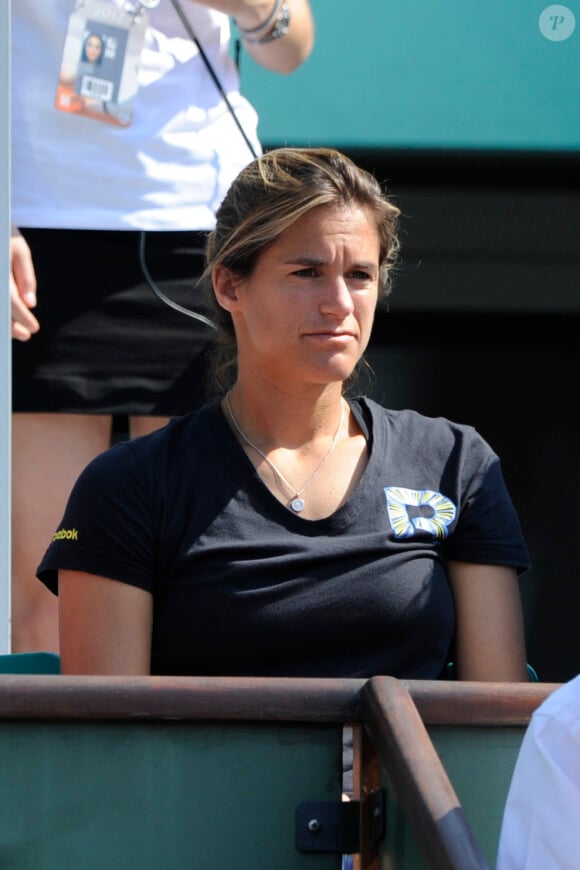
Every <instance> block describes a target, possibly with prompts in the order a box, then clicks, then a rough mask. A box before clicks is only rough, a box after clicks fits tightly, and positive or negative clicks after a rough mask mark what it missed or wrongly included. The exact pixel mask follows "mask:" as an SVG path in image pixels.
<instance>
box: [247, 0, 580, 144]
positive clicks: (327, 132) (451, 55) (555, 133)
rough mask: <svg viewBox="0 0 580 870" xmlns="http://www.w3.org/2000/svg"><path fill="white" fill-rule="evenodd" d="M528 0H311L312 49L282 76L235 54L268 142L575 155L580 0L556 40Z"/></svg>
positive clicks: (538, 7) (579, 113)
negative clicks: (570, 27) (564, 35)
mask: <svg viewBox="0 0 580 870" xmlns="http://www.w3.org/2000/svg"><path fill="white" fill-rule="evenodd" d="M548 5H550V4H548V3H546V2H537V0H510V2H509V3H505V2H504V0H486V2H485V3H482V2H481V0H462V2H459V0H448V2H445V3H441V2H437V3H435V2H434V0H406V2H404V3H402V2H399V3H393V2H386V0H363V2H359V3H356V2H353V0H333V2H330V0H312V7H313V11H314V15H315V21H316V45H315V49H314V51H313V54H312V55H311V57H310V58H309V59H308V61H307V62H306V63H305V64H304V65H303V66H302V67H301V68H299V69H298V70H296V71H295V72H294V73H292V74H291V75H290V76H287V77H280V76H276V75H273V74H272V73H269V72H267V71H265V70H263V69H261V68H260V67H258V66H257V65H256V64H254V63H253V61H252V60H251V58H249V57H248V55H247V53H245V52H244V51H242V64H241V73H242V87H243V90H244V93H245V94H246V95H247V96H248V97H249V98H250V99H251V100H252V101H253V103H254V105H255V106H256V108H257V110H258V112H259V115H260V128H259V130H260V135H261V138H262V141H263V142H264V144H266V145H270V144H273V145H281V144H289V145H305V144H311V145H336V146H342V147H347V146H350V147H371V148H376V147H390V148H408V147H410V148H462V149H463V148H467V149H471V148H476V149H479V148H483V149H488V148H491V149H514V148H516V149H540V150H553V149H555V150H570V149H572V150H575V149H578V150H580V99H579V81H580V2H578V0H573V2H569V3H567V8H568V9H569V10H570V12H571V13H573V14H575V19H576V29H575V30H574V32H573V33H572V35H571V36H570V37H569V38H568V39H566V40H563V41H559V42H556V41H551V40H549V39H547V38H546V37H545V36H543V35H542V33H541V31H540V27H539V20H540V15H541V13H542V11H543V10H544V9H546V7H547V6H548Z"/></svg>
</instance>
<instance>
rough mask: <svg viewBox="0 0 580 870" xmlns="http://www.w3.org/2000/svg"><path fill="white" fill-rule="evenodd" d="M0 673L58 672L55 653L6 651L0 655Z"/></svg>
mask: <svg viewBox="0 0 580 870" xmlns="http://www.w3.org/2000/svg"><path fill="white" fill-rule="evenodd" d="M0 674H60V658H59V656H58V655H56V653H50V652H31V653H6V654H5V655H0Z"/></svg>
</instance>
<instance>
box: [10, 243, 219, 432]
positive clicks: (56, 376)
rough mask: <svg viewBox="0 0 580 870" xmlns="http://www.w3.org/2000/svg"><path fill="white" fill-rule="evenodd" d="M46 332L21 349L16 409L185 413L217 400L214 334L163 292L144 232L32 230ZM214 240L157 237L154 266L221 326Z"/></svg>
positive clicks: (172, 290) (170, 289)
mask: <svg viewBox="0 0 580 870" xmlns="http://www.w3.org/2000/svg"><path fill="white" fill-rule="evenodd" d="M22 234H23V235H24V237H25V238H26V240H27V242H28V244H29V245H30V248H31V250H32V257H33V262H34V267H35V271H36V278H37V284H38V291H37V292H38V305H37V307H36V309H35V310H34V313H35V315H36V317H37V318H38V320H39V322H40V331H39V332H38V333H37V334H36V335H34V336H33V337H32V338H31V339H30V341H27V342H19V341H13V342H12V348H13V353H12V407H13V410H14V411H16V412H37V413H42V412H44V413H53V412H64V413H81V414H82V413H87V414H114V415H125V414H127V415H162V416H175V415H179V414H185V413H188V412H189V411H191V410H194V409H195V408H197V407H199V406H200V405H201V404H203V403H204V402H205V401H206V400H207V398H208V380H207V376H208V366H209V357H210V345H211V339H212V333H213V329H211V327H210V326H207V325H206V324H204V323H202V322H200V321H199V320H196V319H193V318H192V317H188V316H187V315H186V314H183V313H181V312H180V311H177V310H175V309H174V308H172V307H170V306H169V305H168V304H166V303H165V302H163V301H162V300H161V299H159V298H158V296H157V295H155V293H154V291H153V290H152V289H151V287H150V286H149V284H148V283H147V280H146V278H145V273H144V270H143V266H142V260H141V257H140V243H141V233H140V232H139V231H132V230H130V231H119V232H116V231H101V230H43V229H42V230H41V229H24V230H22ZM205 238H206V233H200V232H148V233H146V235H145V258H144V262H145V268H146V270H147V271H148V273H149V275H150V277H151V278H152V279H153V282H154V283H155V285H157V286H158V287H159V289H160V290H161V291H162V292H163V293H164V294H165V295H166V296H167V297H169V298H170V299H171V300H172V301H173V302H175V303H177V304H178V305H181V306H182V307H184V308H187V309H189V310H193V311H195V312H197V313H200V314H202V315H204V316H206V317H208V318H210V319H211V313H210V311H209V310H208V306H207V303H206V301H205V299H204V296H203V293H202V291H201V289H199V288H198V287H197V281H198V278H199V276H200V274H201V272H202V271H203V266H204V260H203V248H204V244H205Z"/></svg>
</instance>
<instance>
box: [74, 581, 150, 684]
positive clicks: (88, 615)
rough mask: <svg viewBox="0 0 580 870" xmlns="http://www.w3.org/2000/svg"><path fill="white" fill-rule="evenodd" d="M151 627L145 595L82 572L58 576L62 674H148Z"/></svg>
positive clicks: (148, 599)
mask: <svg viewBox="0 0 580 870" xmlns="http://www.w3.org/2000/svg"><path fill="white" fill-rule="evenodd" d="M152 625H153V597H152V595H151V594H150V593H149V592H146V591H145V590H143V589H138V588H137V587H136V586H130V585H128V584H127V583H120V582H119V581H117V580H111V579H109V578H108V577H99V576H97V575H95V574H87V573H85V572H83V571H59V629H60V656H61V670H62V673H63V674H87V675H88V674H101V675H120V676H122V675H124V676H146V675H148V674H150V673H151V630H152Z"/></svg>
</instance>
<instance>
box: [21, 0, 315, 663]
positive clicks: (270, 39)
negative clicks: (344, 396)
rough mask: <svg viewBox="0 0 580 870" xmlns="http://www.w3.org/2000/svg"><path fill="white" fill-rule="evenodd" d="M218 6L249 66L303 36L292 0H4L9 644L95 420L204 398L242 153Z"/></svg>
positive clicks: (303, 12) (42, 620)
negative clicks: (8, 182) (214, 295)
mask: <svg viewBox="0 0 580 870" xmlns="http://www.w3.org/2000/svg"><path fill="white" fill-rule="evenodd" d="M230 17H231V18H234V19H235V21H236V24H237V27H238V30H239V32H240V34H241V37H242V40H243V44H244V46H245V48H246V50H247V52H248V53H249V54H250V55H251V56H252V58H253V59H254V60H255V61H256V62H257V63H259V64H261V65H262V66H264V67H266V68H267V69H270V70H272V71H275V72H278V73H283V74H285V73H290V72H291V71H292V70H294V69H295V68H296V67H297V66H299V65H300V64H301V63H303V62H304V60H305V59H306V58H307V57H308V55H309V54H310V52H311V49H312V45H313V21H312V15H311V11H310V6H309V3H308V0H199V2H192V0H143V2H142V3H139V2H137V0H135V2H134V3H129V4H127V3H126V2H124V0H123V2H122V0H84V2H82V3H80V2H75V0H42V2H38V0H14V2H13V4H12V88H13V90H12V117H13V124H12V171H13V178H12V216H11V219H12V224H13V226H14V228H15V229H14V232H13V238H12V241H11V263H12V275H11V282H10V292H11V306H12V335H13V338H15V339H17V340H16V341H14V342H13V410H14V415H13V523H12V526H13V544H12V554H13V559H12V562H13V579H12V587H13V591H12V649H13V651H14V652H23V651H29V650H37V649H44V650H57V649H58V630H57V613H56V601H55V599H54V598H53V597H52V596H51V595H50V594H49V593H47V592H46V591H45V590H44V589H43V588H42V587H41V586H40V584H39V583H38V582H37V581H36V579H35V576H34V573H35V568H36V565H37V564H38V561H39V559H40V556H41V554H42V552H43V550H44V547H45V544H46V541H47V539H50V535H51V534H52V531H53V530H54V527H55V524H56V523H57V521H58V519H59V517H60V515H61V513H62V510H63V507H64V504H65V502H66V499H67V496H68V494H69V490H70V487H71V485H72V483H73V481H74V480H75V479H76V477H77V476H78V473H79V472H80V470H81V469H82V468H83V467H84V466H85V465H86V464H87V462H88V461H89V460H90V459H91V458H93V457H94V456H95V455H97V454H98V453H100V452H102V451H103V450H105V449H106V448H107V447H108V446H109V444H110V440H111V432H112V421H113V419H114V417H115V416H122V417H126V418H127V419H128V429H129V434H130V435H131V436H134V435H139V434H144V433H147V432H150V431H152V430H154V429H156V428H158V427H159V426H161V425H163V424H164V423H165V422H166V421H167V419H168V418H169V417H172V416H175V415H179V414H182V413H186V412H189V411H191V410H193V409H194V408H195V407H197V406H198V405H200V404H201V403H202V402H203V401H204V400H205V392H204V381H205V366H206V355H207V354H206V348H207V343H208V340H209V337H210V334H211V331H212V329H211V326H212V324H211V322H210V320H209V318H207V317H206V314H205V306H204V303H203V300H202V299H201V296H200V293H199V291H198V290H197V287H196V282H197V279H198V278H199V275H200V274H201V271H202V270H203V249H204V246H205V237H206V234H207V232H208V231H209V230H211V229H212V228H213V226H214V214H215V211H216V209H217V207H218V205H219V203H220V201H221V199H222V198H223V196H224V195H225V192H226V190H227V189H228V187H229V185H230V183H231V181H232V180H233V179H234V178H235V176H236V175H237V173H238V172H239V170H240V169H241V168H242V167H243V166H245V165H246V164H247V163H249V162H250V160H251V159H252V157H253V156H254V155H255V154H258V153H260V143H259V141H258V138H257V117H256V113H255V111H254V109H253V107H252V106H251V105H250V104H249V103H248V102H247V100H246V99H245V98H244V97H243V96H242V95H241V93H240V82H239V75H238V70H237V68H236V65H235V63H234V60H233V58H232V51H231V40H232V35H231V27H230ZM95 36H96V37H98V38H99V39H100V40H101V42H102V48H103V50H102V54H101V55H100V56H99V60H98V64H97V63H94V62H93V63H87V57H86V56H85V46H86V44H87V41H88V40H89V38H93V40H94V38H95ZM275 85H276V83H275V81H273V87H275ZM151 285H153V288H152V286H151ZM152 289H156V290H157V291H160V292H161V294H163V295H164V296H165V301H169V304H167V305H166V304H164V300H162V299H160V298H158V297H157V296H156V295H155V294H154V293H153V292H152ZM176 309H177V310H176ZM180 309H181V310H180ZM183 309H186V311H189V312H190V313H191V312H193V316H185V315H184V313H183Z"/></svg>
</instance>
